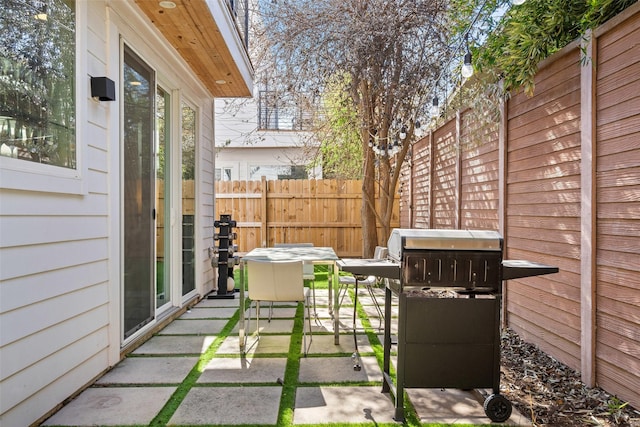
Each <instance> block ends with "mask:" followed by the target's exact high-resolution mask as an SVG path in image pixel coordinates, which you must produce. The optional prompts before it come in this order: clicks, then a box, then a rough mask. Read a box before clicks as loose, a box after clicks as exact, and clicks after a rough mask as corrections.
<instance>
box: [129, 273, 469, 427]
mask: <svg viewBox="0 0 640 427" xmlns="http://www.w3.org/2000/svg"><path fill="white" fill-rule="evenodd" d="M318 273H319V274H318ZM323 276H324V277H323ZM327 276H328V274H326V273H325V274H323V272H318V271H317V270H316V282H315V286H316V289H327V288H328V280H327ZM323 279H324V280H323ZM349 292H350V296H351V298H352V300H353V296H354V293H353V290H351V289H350V290H349ZM245 303H246V304H245V307H244V308H242V307H241V308H239V310H238V311H237V312H236V313H235V314H234V315H233V316H232V317H231V318H230V319H229V321H228V322H227V324H226V325H225V327H224V328H223V329H222V330H221V331H220V333H219V334H218V336H217V337H216V338H215V340H214V341H213V343H212V344H211V345H210V346H209V348H208V349H207V350H206V352H205V353H203V354H202V355H200V359H199V361H198V363H197V364H196V365H195V366H194V367H193V369H192V370H191V371H190V372H189V374H188V375H187V376H186V377H185V379H184V380H183V381H182V383H181V384H180V385H179V386H178V387H177V389H176V391H175V392H174V393H173V395H172V396H171V397H170V398H169V400H168V401H167V403H166V404H165V405H164V407H163V408H162V409H161V410H160V412H159V413H158V415H157V416H156V417H155V418H154V419H153V420H152V421H151V423H150V424H149V426H152V427H160V426H166V425H167V423H168V422H169V420H170V419H171V417H172V416H173V414H174V413H175V412H176V410H177V409H178V407H179V406H180V404H181V403H182V401H183V400H184V399H185V397H186V396H187V394H188V393H189V391H190V390H191V388H193V387H196V386H197V387H202V386H208V387H211V386H215V385H214V384H196V383H197V380H198V378H199V377H200V375H201V374H202V372H203V371H204V368H205V367H206V366H207V364H208V363H209V362H210V361H211V359H213V358H214V357H215V356H216V351H217V350H218V348H219V347H220V345H221V344H222V342H223V341H224V340H225V339H226V338H227V337H228V336H229V335H230V334H231V332H232V331H233V328H234V327H235V326H236V324H237V323H238V321H239V317H240V310H242V312H244V311H245V310H246V309H247V308H248V307H249V304H250V301H248V300H247V301H245ZM303 310H304V305H303V304H301V303H300V304H298V307H297V309H296V314H295V318H294V326H293V331H292V335H291V340H290V344H289V351H288V355H287V365H286V368H285V374H284V378H283V382H282V394H281V398H280V407H279V411H278V421H277V424H276V426H277V427H286V426H292V425H293V417H294V409H295V402H296V391H297V389H298V387H299V386H301V385H299V384H298V376H299V373H300V360H301V358H303V357H304V355H303V353H302V341H303V340H302V329H303V319H304V316H303V314H304V313H303ZM356 310H357V314H358V316H359V318H360V320H361V322H362V324H363V327H364V328H365V333H366V335H367V338H368V339H369V343H370V344H371V347H372V349H373V354H374V355H375V357H376V360H377V361H378V364H379V366H380V369H382V366H383V361H384V352H383V351H384V350H383V346H382V344H381V343H380V340H379V339H378V335H377V333H376V332H375V330H374V329H373V328H372V327H371V323H370V321H369V318H368V316H367V314H366V312H365V311H364V308H363V307H362V306H361V304H360V302H359V301H358V304H357V307H356ZM349 355H350V354H349ZM363 355H364V353H363ZM270 356H272V355H267V354H261V355H254V356H253V357H270ZM332 356H333V355H332ZM134 357H135V356H134ZM218 357H237V356H225V355H219V356H218ZM308 357H309V358H311V357H326V355H309V356H308ZM391 375H392V376H394V375H395V372H394V368H393V366H391ZM251 385H253V386H259V385H261V384H243V386H251ZM320 385H322V386H331V385H332V384H328V383H322V384H308V383H305V384H304V387H310V386H320ZM335 385H341V386H345V385H357V386H370V385H380V383H378V382H375V383H371V382H368V383H362V382H358V383H353V384H351V383H348V384H347V383H340V384H335ZM224 386H228V384H225V385H224ZM404 402H405V418H406V419H405V422H404V423H403V424H400V423H323V424H305V425H304V426H305V427H361V426H372V425H375V426H377V427H397V426H399V425H404V426H409V427H417V426H429V427H443V426H446V425H448V424H421V423H420V419H419V417H418V416H417V414H416V412H415V410H414V408H413V407H412V405H411V402H410V401H409V399H408V398H407V397H406V396H405V399H404ZM216 426H220V425H217V424H216ZM248 426H252V427H263V426H257V425H255V424H243V425H234V426H229V427H248ZM267 426H272V425H264V427H267ZM181 427H190V426H181ZM194 427H195V426H194ZM198 427H202V426H198ZM456 427H463V426H462V425H456Z"/></svg>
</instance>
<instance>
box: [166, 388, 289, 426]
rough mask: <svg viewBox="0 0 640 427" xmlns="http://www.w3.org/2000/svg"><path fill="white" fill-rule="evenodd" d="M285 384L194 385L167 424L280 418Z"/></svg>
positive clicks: (252, 422)
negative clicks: (246, 385) (282, 385)
mask: <svg viewBox="0 0 640 427" xmlns="http://www.w3.org/2000/svg"><path fill="white" fill-rule="evenodd" d="M281 395H282V387H280V386H263V387H194V388H192V389H191V390H190V391H189V393H188V394H187V396H186V397H185V398H184V400H183V401H182V403H181V404H180V407H179V408H178V410H177V411H176V412H175V413H174V414H173V416H172V417H171V419H170V420H169V423H168V424H167V425H169V426H172V425H206V426H214V425H237V424H245V425H247V424H248V425H256V424H271V425H274V424H276V422H277V421H278V409H279V407H280V396H281Z"/></svg>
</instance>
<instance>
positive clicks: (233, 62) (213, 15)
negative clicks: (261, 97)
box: [135, 0, 253, 97]
mask: <svg viewBox="0 0 640 427" xmlns="http://www.w3.org/2000/svg"><path fill="white" fill-rule="evenodd" d="M135 1H136V4H137V5H138V7H140V9H141V10H142V11H143V12H144V13H145V14H146V15H147V16H148V17H149V19H150V20H151V22H152V23H153V25H154V26H155V27H156V28H158V30H159V31H160V32H161V33H162V34H163V35H164V37H165V38H166V39H167V40H168V41H169V43H170V44H171V45H172V46H173V47H174V48H175V49H176V50H177V51H178V52H179V53H180V55H181V56H182V58H183V59H184V60H185V61H186V62H187V63H188V64H189V66H190V67H191V69H192V70H193V72H194V73H195V74H196V75H197V76H198V78H199V79H200V80H201V81H202V83H203V84H204V85H205V86H206V87H207V89H208V90H209V91H210V92H211V94H212V95H213V96H214V97H249V96H251V94H252V91H253V66H252V65H251V61H250V60H249V55H248V53H247V49H246V47H245V45H244V44H243V41H242V38H241V37H240V34H239V32H238V27H237V26H236V24H235V22H234V19H233V16H232V12H231V10H230V8H229V6H228V4H227V1H225V0H173V1H172V2H170V3H173V4H175V7H170V8H166V7H162V6H161V5H160V3H161V1H159V0H135Z"/></svg>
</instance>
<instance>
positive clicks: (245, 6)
mask: <svg viewBox="0 0 640 427" xmlns="http://www.w3.org/2000/svg"><path fill="white" fill-rule="evenodd" d="M227 6H228V7H229V11H230V12H231V16H233V20H234V21H235V23H236V28H237V30H238V34H240V38H241V39H242V42H243V44H244V47H245V49H247V50H248V49H249V0H227Z"/></svg>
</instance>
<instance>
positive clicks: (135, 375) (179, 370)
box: [96, 357, 198, 385]
mask: <svg viewBox="0 0 640 427" xmlns="http://www.w3.org/2000/svg"><path fill="white" fill-rule="evenodd" d="M196 363H198V358H197V357H127V358H126V359H124V360H123V361H121V362H120V363H118V364H117V365H116V366H115V367H114V368H113V369H112V370H110V371H109V372H107V373H106V374H105V375H103V376H102V377H101V378H100V379H98V381H96V384H101V385H105V384H180V383H181V382H182V381H183V380H184V379H185V377H186V376H187V374H188V373H189V372H191V369H193V367H194V366H195V364H196Z"/></svg>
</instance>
